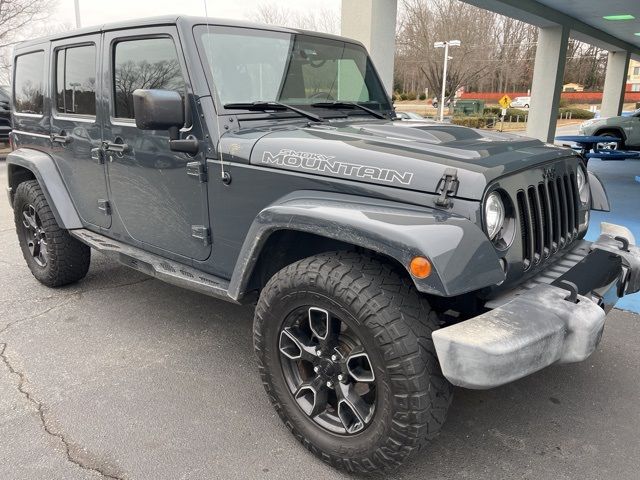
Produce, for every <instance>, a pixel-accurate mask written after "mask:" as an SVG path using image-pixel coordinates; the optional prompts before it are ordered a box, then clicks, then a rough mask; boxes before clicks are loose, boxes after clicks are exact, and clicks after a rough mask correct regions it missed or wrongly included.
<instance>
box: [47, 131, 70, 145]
mask: <svg viewBox="0 0 640 480" xmlns="http://www.w3.org/2000/svg"><path fill="white" fill-rule="evenodd" d="M71 140H72V137H71V136H70V135H67V134H66V133H65V131H64V130H63V131H62V132H60V134H59V135H56V134H53V135H51V141H52V142H54V143H61V144H62V145H66V144H67V143H71Z"/></svg>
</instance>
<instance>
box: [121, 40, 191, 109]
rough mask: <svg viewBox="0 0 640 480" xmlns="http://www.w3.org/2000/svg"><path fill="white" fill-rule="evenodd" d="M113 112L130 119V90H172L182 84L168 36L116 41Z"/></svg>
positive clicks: (131, 94)
mask: <svg viewBox="0 0 640 480" xmlns="http://www.w3.org/2000/svg"><path fill="white" fill-rule="evenodd" d="M113 87H114V92H113V93H114V95H113V98H114V111H115V116H116V117H117V118H134V114H133V92H134V90H137V89H138V88H144V89H160V90H176V91H177V92H179V93H180V94H181V95H184V90H185V83H184V79H183V77H182V71H181V70H180V63H179V62H178V53H177V51H176V47H175V45H174V43H173V40H172V39H171V38H146V39H142V40H127V41H122V42H118V43H117V44H116V46H115V51H114V61H113Z"/></svg>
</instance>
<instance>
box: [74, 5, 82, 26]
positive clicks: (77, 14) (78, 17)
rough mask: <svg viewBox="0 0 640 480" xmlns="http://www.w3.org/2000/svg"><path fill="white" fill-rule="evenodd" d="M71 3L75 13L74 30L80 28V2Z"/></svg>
mask: <svg viewBox="0 0 640 480" xmlns="http://www.w3.org/2000/svg"><path fill="white" fill-rule="evenodd" d="M73 3H74V7H75V11H76V28H80V26H81V23H80V0H74V1H73Z"/></svg>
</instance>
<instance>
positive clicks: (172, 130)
mask: <svg viewBox="0 0 640 480" xmlns="http://www.w3.org/2000/svg"><path fill="white" fill-rule="evenodd" d="M133 112H134V115H135V118H136V127H138V128H139V129H140V130H168V131H169V148H170V149H171V150H173V151H174V152H184V153H188V154H191V155H195V154H196V153H198V150H199V149H200V143H199V142H198V140H197V139H196V138H194V137H191V138H186V139H184V140H180V134H179V130H180V129H181V128H182V127H183V126H184V102H183V100H182V96H181V95H180V94H179V93H178V92H176V91H174V90H143V89H140V88H139V89H137V90H135V91H134V92H133Z"/></svg>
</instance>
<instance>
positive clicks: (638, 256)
mask: <svg viewBox="0 0 640 480" xmlns="http://www.w3.org/2000/svg"><path fill="white" fill-rule="evenodd" d="M604 227H605V226H604V225H603V229H602V230H603V233H602V235H601V236H600V238H598V240H597V241H596V242H594V243H593V244H592V245H591V249H592V250H595V249H600V250H604V251H606V252H609V253H612V254H614V255H616V256H617V257H620V260H617V263H615V265H616V267H611V273H613V278H615V281H614V282H612V283H611V284H610V285H608V286H607V290H609V291H610V294H613V296H614V297H616V298H617V296H622V295H624V294H625V293H633V292H636V291H638V289H640V276H639V275H640V249H639V248H638V247H636V246H635V245H633V244H632V243H631V242H633V241H635V239H634V238H633V236H632V235H631V234H630V232H629V233H627V232H628V230H626V229H622V230H619V229H618V230H617V229H615V228H613V231H607V230H606V228H604ZM609 227H615V226H611V225H609ZM622 228H623V227H622ZM625 230H626V232H625ZM629 237H630V238H629ZM600 253H601V255H604V254H602V252H600ZM605 256H606V255H605ZM613 258H616V257H615V256H614V257H613ZM612 265H613V263H612ZM614 268H616V269H617V270H618V271H614V270H613V269H614ZM609 296H611V295H609ZM596 299H597V296H596V295H589V296H586V295H585V296H583V295H577V296H572V295H571V294H570V292H569V291H567V289H565V288H562V287H560V286H558V285H555V284H553V285H551V284H550V285H546V284H540V285H537V286H535V287H534V288H531V289H530V290H526V291H524V292H522V293H520V294H519V295H517V296H515V297H514V298H512V299H511V300H509V301H508V302H506V303H504V304H503V305H500V306H498V307H497V308H494V309H493V310H490V311H488V312H486V313H483V314H481V315H478V316H477V317H474V318H471V319H469V320H466V321H463V322H460V323H458V324H455V325H452V326H449V327H446V328H443V329H440V330H437V331H436V332H434V333H433V342H434V344H435V348H436V352H437V355H438V359H439V361H440V366H441V368H442V372H443V374H444V376H445V377H446V378H447V379H448V380H449V381H450V382H451V383H453V384H454V385H458V386H461V387H466V388H475V389H485V388H492V387H496V386H499V385H503V384H505V383H509V382H512V381H514V380H517V379H519V378H522V377H524V376H526V375H529V374H531V373H534V372H536V371H538V370H541V369H543V368H544V367H547V366H549V365H551V364H553V363H571V362H579V361H582V360H584V359H586V358H587V357H589V355H591V354H592V353H593V352H594V351H595V349H596V347H597V346H598V343H599V342H600V339H601V337H602V332H603V330H604V323H605V315H606V314H605V310H604V309H603V304H602V303H603V302H602V301H600V302H598V301H597V300H596Z"/></svg>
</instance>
